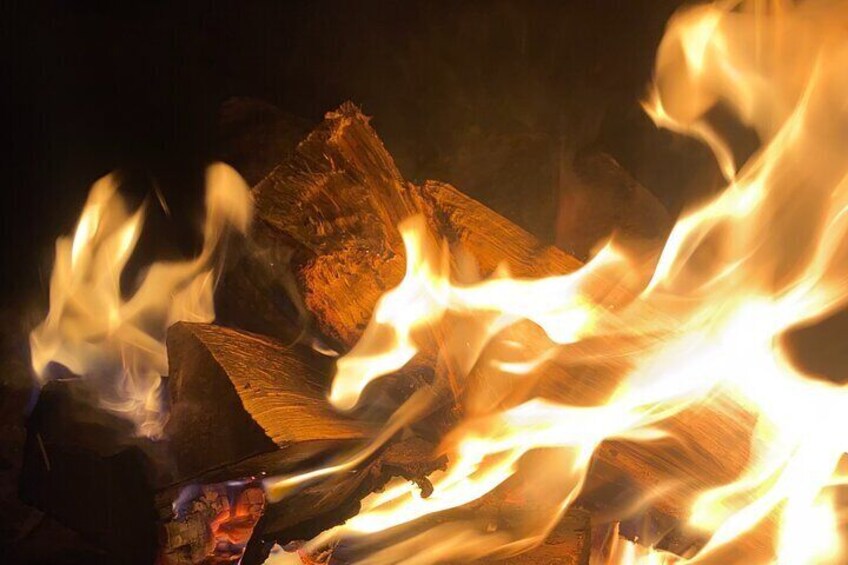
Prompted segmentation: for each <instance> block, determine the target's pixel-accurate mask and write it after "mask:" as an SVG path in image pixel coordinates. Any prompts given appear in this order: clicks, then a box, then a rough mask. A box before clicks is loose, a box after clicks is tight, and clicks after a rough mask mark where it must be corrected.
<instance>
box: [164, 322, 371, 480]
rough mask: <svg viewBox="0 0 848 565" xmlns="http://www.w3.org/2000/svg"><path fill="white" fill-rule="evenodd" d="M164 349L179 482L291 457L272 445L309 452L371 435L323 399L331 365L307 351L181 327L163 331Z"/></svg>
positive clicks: (232, 332)
mask: <svg viewBox="0 0 848 565" xmlns="http://www.w3.org/2000/svg"><path fill="white" fill-rule="evenodd" d="M168 352H169V363H170V368H171V376H170V379H169V388H170V391H171V400H172V402H173V409H172V411H171V417H170V420H169V421H168V425H167V429H166V433H167V435H168V437H169V438H170V443H171V446H172V448H173V452H174V457H175V461H176V465H177V467H178V477H179V479H180V480H185V479H186V478H189V477H192V476H196V475H198V474H200V473H203V472H205V471H209V470H211V469H214V468H216V467H221V466H225V465H230V464H233V463H235V462H237V461H240V460H243V459H246V458H249V457H251V456H255V455H258V454H262V453H265V452H275V453H280V454H281V456H283V457H285V456H287V455H288V456H291V455H290V454H287V453H285V451H282V452H281V451H276V450H277V448H283V449H285V448H290V447H292V446H298V449H300V450H301V452H306V451H310V450H309V449H308V448H309V447H310V445H311V446H313V447H315V449H316V450H317V449H319V448H323V447H327V446H328V445H334V446H335V447H338V446H339V444H341V443H344V442H350V441H355V440H362V439H364V438H366V437H369V434H368V427H367V426H365V425H364V424H362V423H360V422H357V421H355V420H353V419H350V418H346V417H344V416H342V415H339V414H337V413H336V412H334V411H333V410H332V408H331V407H330V406H329V404H328V403H327V402H326V400H325V399H324V395H325V392H324V391H325V390H326V386H327V378H328V376H329V374H330V373H329V364H328V361H327V359H326V358H325V357H322V356H321V355H318V354H317V353H315V352H313V351H312V350H310V349H308V348H306V347H303V346H299V345H296V346H291V347H285V346H283V345H281V344H279V343H276V342H274V341H273V340H270V339H267V338H263V337H261V336H257V335H253V334H248V333H245V332H239V331H236V330H232V329H228V328H223V327H220V326H212V325H207V324H186V323H180V324H176V325H175V326H173V327H172V328H171V329H170V330H169V332H168ZM271 470H272V469H269V468H264V469H261V468H260V469H256V470H254V472H259V471H266V472H267V471H271ZM243 471H247V469H243ZM245 474H253V473H245Z"/></svg>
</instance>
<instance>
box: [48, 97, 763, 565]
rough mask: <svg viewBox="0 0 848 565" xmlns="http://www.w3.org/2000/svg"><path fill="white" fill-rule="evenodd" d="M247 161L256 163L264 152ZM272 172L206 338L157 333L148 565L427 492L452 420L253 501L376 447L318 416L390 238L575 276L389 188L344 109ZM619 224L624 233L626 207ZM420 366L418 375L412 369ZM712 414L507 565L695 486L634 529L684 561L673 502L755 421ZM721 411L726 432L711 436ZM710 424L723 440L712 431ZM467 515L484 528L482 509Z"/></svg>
mask: <svg viewBox="0 0 848 565" xmlns="http://www.w3.org/2000/svg"><path fill="white" fill-rule="evenodd" d="M230 110H232V108H230ZM266 133H267V132H266ZM265 137H267V136H265ZM263 139H264V137H263ZM242 142H244V141H243V139H242ZM265 142H267V139H266V140H265V141H263V143H265ZM278 146H279V147H287V144H286V143H284V142H280V143H279V144H278ZM239 154H240V155H242V156H243V158H244V159H248V160H249V159H250V155H251V152H250V151H249V150H248V148H245V147H243V146H242V147H241V148H240V149H239ZM262 155H263V157H262V160H263V162H267V160H268V156H267V152H263V153H262ZM280 159H281V160H282V162H281V163H280V164H278V165H277V166H276V167H275V168H273V169H272V170H271V171H269V172H267V174H265V176H264V178H262V180H260V181H259V182H258V184H256V186H255V187H254V189H253V193H254V197H255V204H256V218H255V221H254V225H253V232H252V234H251V237H250V238H249V240H248V241H246V242H243V245H242V246H241V248H240V249H238V250H237V253H234V254H231V255H230V257H228V259H229V263H228V265H227V266H226V269H225V272H224V273H223V275H222V280H221V283H220V286H219V289H218V293H217V295H216V306H217V307H218V312H219V320H218V322H217V323H216V324H215V325H209V324H189V323H178V324H176V325H175V326H173V327H172V328H171V329H170V331H169V333H168V341H167V346H168V355H169V366H170V375H169V377H168V382H167V386H168V390H169V392H170V403H171V416H170V420H169V422H168V425H167V428H166V435H167V438H168V446H169V458H168V465H166V466H165V467H166V468H165V469H164V470H162V469H160V471H159V473H158V476H157V478H156V480H155V483H156V488H157V494H156V502H155V506H156V508H157V512H158V515H159V520H160V523H161V532H162V533H161V536H160V537H161V539H160V557H159V560H160V562H161V563H167V564H183V563H197V562H204V561H206V562H210V563H211V562H226V561H227V560H228V559H232V558H233V555H237V554H239V553H240V551H241V549H243V548H245V545H246V549H245V553H244V557H243V562H244V563H261V562H262V561H263V560H264V558H265V557H266V556H267V555H268V552H269V551H270V549H271V547H272V546H273V545H275V544H278V545H280V546H287V545H288V544H292V543H297V542H298V541H302V540H306V539H310V538H311V537H314V536H315V535H317V534H319V533H321V532H322V531H324V530H326V529H328V528H330V527H332V526H334V525H337V524H340V523H342V522H344V520H346V519H347V518H349V517H350V516H352V515H353V514H355V513H356V511H357V510H358V507H359V501H360V500H361V499H362V498H364V497H365V496H366V495H368V494H369V493H371V492H374V491H376V490H378V489H380V488H381V487H383V486H384V485H385V484H386V483H387V482H388V481H389V480H390V479H391V478H393V477H402V478H404V479H407V480H411V481H416V482H418V483H419V484H421V485H426V484H427V479H426V476H427V475H428V474H429V473H431V472H432V471H434V470H435V469H438V468H443V467H444V465H445V464H446V461H445V460H444V458H443V457H439V456H438V455H437V453H436V451H435V450H436V445H437V442H438V441H439V438H440V434H441V432H442V431H443V430H444V429H445V428H446V427H447V426H449V425H450V424H451V423H453V421H454V420H453V419H454V418H455V417H456V410H454V407H450V406H449V407H442V412H441V413H439V414H435V415H434V417H433V418H430V419H428V426H418V427H416V428H415V429H412V430H406V431H405V432H403V433H401V434H399V435H398V437H397V438H395V439H394V440H393V441H391V442H389V443H388V444H387V445H386V446H385V447H383V448H382V449H381V450H379V451H378V452H377V453H375V454H374V455H373V456H372V457H371V458H369V459H368V460H367V461H365V462H364V463H363V464H362V465H361V466H360V467H359V468H358V469H357V470H355V471H354V472H349V473H343V474H340V475H337V476H333V477H330V478H327V479H325V480H322V481H318V482H315V483H311V484H309V485H308V486H306V487H305V488H303V489H302V490H300V491H298V492H296V493H294V494H293V495H292V496H291V497H289V498H287V499H285V500H283V501H282V502H280V503H276V504H270V503H268V502H266V501H265V500H264V498H263V497H262V494H261V493H262V491H261V489H259V488H258V487H259V481H260V480H261V478H262V477H264V476H270V475H275V474H284V473H292V472H296V471H300V470H304V469H309V468H313V467H315V466H317V465H319V464H320V463H322V462H326V461H328V460H330V459H331V458H333V457H336V456H339V455H340V454H344V453H350V452H352V451H353V450H355V449H356V448H357V447H359V446H362V445H364V444H365V442H367V440H368V438H371V437H373V436H374V434H375V433H376V430H377V424H376V423H372V421H371V420H368V419H365V418H356V417H352V416H348V415H344V414H340V413H338V412H336V411H334V410H333V409H332V408H331V407H330V405H329V403H328V402H327V400H326V394H327V391H328V389H329V384H330V381H331V378H332V374H333V356H332V355H328V353H329V352H330V351H332V352H337V353H343V352H344V351H346V350H347V349H348V348H350V347H351V346H352V345H353V344H354V343H356V341H357V339H358V338H359V337H360V335H361V334H362V332H363V330H364V328H365V325H366V324H367V322H368V320H369V318H370V316H371V313H372V311H373V309H374V306H375V304H376V302H377V300H378V298H379V297H380V296H381V295H382V294H384V293H385V292H386V291H388V290H390V289H391V288H392V287H394V286H395V285H396V284H398V283H399V282H400V280H401V278H402V277H403V273H404V267H405V258H404V250H403V246H402V242H401V239H400V236H399V233H398V231H397V224H398V222H400V221H401V220H403V219H404V218H406V217H408V216H410V215H412V214H422V215H423V216H424V218H425V219H426V222H427V224H428V227H429V229H430V231H431V232H432V233H434V234H437V235H438V236H439V237H442V238H445V240H446V241H447V242H448V244H449V245H450V247H451V249H452V251H453V252H454V253H452V256H453V257H457V256H458V255H461V254H463V253H465V254H470V255H471V256H473V257H474V258H475V259H476V261H477V264H478V266H479V270H480V274H481V275H482V276H487V275H489V274H491V273H492V272H493V271H494V269H495V268H496V266H497V265H498V264H500V263H502V262H506V263H507V264H508V265H509V267H510V269H511V272H512V273H513V274H514V275H517V276H521V277H530V276H534V277H538V276H543V275H551V274H562V273H567V272H569V271H572V270H574V269H576V268H578V267H579V266H580V265H581V261H580V260H579V259H577V258H575V257H573V256H571V255H569V254H568V253H566V252H564V251H562V250H561V249H559V248H557V247H553V246H550V245H545V244H543V243H541V242H540V241H538V240H537V239H536V238H535V237H533V236H532V235H531V234H529V233H528V232H527V231H525V230H523V229H522V228H520V227H518V226H517V225H515V224H514V223H512V222H510V221H509V220H507V219H506V218H504V217H503V216H501V215H499V214H497V213H495V212H494V211H492V210H490V209H489V208H487V207H486V206H484V205H483V204H481V203H479V202H477V201H475V200H473V199H471V198H469V197H467V196H465V195H463V194H462V193H461V192H459V191H458V190H457V189H455V188H454V187H452V186H450V185H449V184H445V183H441V182H435V181H426V182H423V183H421V184H414V183H411V182H407V181H406V180H404V178H403V177H402V175H401V173H400V172H399V170H398V168H397V167H396V165H395V163H394V161H393V159H392V157H391V155H389V153H388V152H387V151H386V148H385V147H384V146H383V144H382V142H381V141H380V139H379V138H378V136H377V134H376V133H375V131H374V129H373V128H372V127H371V125H370V124H369V118H367V117H366V116H364V115H363V114H362V113H361V111H360V110H359V109H358V108H357V107H356V106H354V105H353V104H350V103H346V104H343V105H342V106H341V107H340V108H339V109H337V110H336V111H333V112H330V113H328V114H327V116H326V119H325V120H324V121H323V123H321V124H320V125H318V126H317V127H316V128H315V129H313V130H312V132H311V133H309V134H308V135H307V136H306V138H305V139H303V140H302V141H301V142H300V143H299V144H297V145H296V147H295V148H294V150H293V151H291V152H290V153H288V154H287V155H280ZM592 162H593V167H595V168H596V169H597V167H599V166H604V167H610V168H614V169H615V170H614V171H613V172H612V173H610V174H606V175H603V174H601V175H595V176H596V177H597V178H604V179H621V178H623V176H624V177H626V173H624V172H623V171H622V170H621V169H620V168H619V167H618V165H617V164H616V163H615V161H614V160H612V159H611V158H608V157H604V158H602V159H597V158H595V159H594V161H592ZM599 163H600V164H599ZM234 164H235V165H236V166H237V167H239V166H240V163H234ZM601 164H602V165H601ZM241 165H242V166H241V167H240V168H245V169H247V170H249V171H250V175H251V176H253V177H255V178H258V177H259V176H260V173H259V171H262V170H263V165H262V163H257V162H250V163H247V164H241ZM627 178H628V179H629V177H627ZM610 182H612V181H610ZM634 187H635V189H634ZM581 190H582V191H584V192H585V191H586V190H588V189H587V188H586V186H585V185H584V186H583V187H582V188H581ZM604 190H605V191H606V192H605V194H610V191H614V190H615V189H614V187H612V188H610V187H609V186H607V187H604ZM622 190H626V191H629V193H633V191H634V190H637V191H638V195H639V196H638V198H636V199H634V201H635V202H645V201H647V200H646V198H647V197H646V195H648V194H649V193H648V192H647V191H645V190H644V189H643V188H641V187H638V185H636V184H635V181H632V179H629V180H628V181H627V183H626V186H624V187H623V188H622ZM610 198H612V197H610ZM657 207H658V204H657V203H656V202H655V201H649V202H648V204H646V209H647V210H648V213H647V216H646V217H647V218H648V220H647V221H649V222H650V223H651V224H652V225H651V228H652V229H654V230H656V229H657V223H658V222H659V223H661V222H662V221H664V222H665V224H666V225H668V223H669V222H668V218H667V217H666V218H665V219H664V220H663V219H658V214H657ZM627 213H628V214H630V218H629V220H628V221H629V222H631V223H632V224H634V225H638V224H639V220H638V217H639V215H640V214H642V211H641V210H640V208H639V206H638V205H637V206H636V207H634V208H633V209H630V210H628V212H627ZM634 218H635V219H634ZM619 219H620V218H619ZM643 224H644V222H643ZM610 227H612V226H610ZM421 357H422V358H424V359H425V361H426V359H427V358H428V355H427V354H424V355H422V356H421ZM430 370H431V369H430V368H429V367H428V366H427V364H426V362H417V363H415V362H414V363H412V364H411V366H410V367H407V368H405V369H404V370H403V372H404V373H405V374H403V375H401V377H400V378H398V379H396V381H392V383H393V386H388V387H373V388H381V389H386V390H381V391H380V392H372V391H366V392H367V394H388V395H394V397H396V398H395V400H397V398H401V397H403V395H405V394H408V393H409V391H410V390H411V388H413V387H415V386H417V385H418V384H420V383H421V382H426V381H427V379H428V377H429V375H428V371H430ZM552 370H555V368H552ZM404 387H407V388H404ZM578 388H579V387H578ZM367 398H368V397H367ZM367 398H366V399H367ZM377 400H379V398H378V399H377ZM375 404H380V403H379V402H376V403H375ZM725 408H726V410H722V411H719V410H714V411H709V410H706V411H705V410H701V411H700V412H697V413H688V412H685V413H683V414H681V415H680V416H679V422H678V427H679V428H680V430H681V433H682V434H683V436H684V439H685V440H686V441H685V442H683V443H685V444H688V445H699V446H700V449H699V451H698V452H697V453H694V454H693V453H692V452H691V451H686V452H683V451H682V450H681V451H674V450H673V449H672V450H669V449H667V448H666V449H664V450H663V451H662V452H659V451H657V450H658V449H660V448H658V447H655V446H651V445H647V446H646V445H637V444H632V443H627V442H610V443H609V444H604V445H603V446H602V448H601V449H600V450H599V452H598V454H597V456H596V459H597V461H596V462H595V463H593V467H592V472H591V475H590V481H589V488H588V489H587V494H586V496H585V497H584V499H583V500H580V501H579V504H578V505H577V506H576V507H575V508H574V509H573V510H571V511H570V512H569V514H568V515H567V516H566V517H564V518H563V521H562V523H561V525H560V527H558V528H556V529H555V530H554V531H553V532H552V534H551V536H550V537H549V539H548V540H547V541H546V542H545V543H544V544H543V545H541V546H539V547H538V548H536V549H535V550H532V551H530V552H528V553H526V554H523V555H520V556H517V557H513V558H511V559H510V560H508V561H507V562H511V563H522V564H531V563H574V564H578V563H587V562H588V554H589V548H590V544H591V528H592V522H593V520H594V518H593V517H595V516H605V517H607V516H608V515H609V513H610V511H611V510H612V506H613V504H612V502H611V501H614V500H619V502H620V499H621V497H622V496H623V495H622V492H636V493H641V492H646V491H649V490H652V489H653V488H654V487H656V486H657V485H658V484H659V483H660V482H661V481H662V480H664V479H668V478H670V477H681V476H695V477H698V482H697V484H693V483H687V484H682V485H679V488H677V489H675V490H673V491H669V492H666V493H663V494H662V495H661V496H660V497H659V498H658V499H657V500H656V501H655V503H654V505H653V507H652V509H650V511H649V512H650V513H652V514H651V519H652V520H654V521H655V522H657V523H662V524H664V526H663V527H664V528H665V529H666V530H669V531H670V530H675V535H673V536H668V537H669V539H672V538H674V539H675V540H676V541H675V543H677V544H678V545H677V546H675V547H676V548H677V549H679V550H680V551H683V550H685V549H686V547H687V546H686V543H691V540H690V542H680V541H679V537H680V536H679V535H678V532H677V530H676V528H675V524H677V521H678V520H679V519H681V518H683V517H684V514H685V508H686V505H685V501H686V500H687V496H688V495H689V494H691V492H692V489H693V488H695V487H703V486H704V485H707V484H718V483H720V482H721V481H723V480H726V479H727V478H729V477H731V476H733V475H734V474H735V473H737V472H738V471H739V469H740V468H741V467H742V465H743V464H744V462H745V459H746V457H747V454H746V453H744V452H741V451H734V450H731V449H730V448H729V446H736V445H744V442H741V443H740V441H739V438H740V437H744V436H745V434H747V433H748V432H749V431H750V428H751V426H752V425H753V421H752V419H751V418H750V417H748V416H747V415H745V414H744V412H743V411H741V409H739V408H738V407H735V406H728V407H725ZM728 410H729V411H731V413H733V414H737V417H735V418H727V416H726V413H727V411H728ZM718 418H721V421H722V423H723V424H722V425H716V422H717V419H718ZM376 421H377V420H375V422H376ZM33 449H35V448H33ZM422 490H426V488H424V489H422ZM480 504H483V505H487V504H488V506H487V507H486V508H488V509H489V510H487V511H492V512H494V513H495V514H497V512H498V511H497V500H494V502H493V501H492V500H489V501H482V502H481V503H480ZM493 504H494V505H495V509H494V510H491V508H492V505H493ZM668 524H671V526H667V525H668ZM635 535H641V534H639V533H637V534H635ZM669 543H671V542H669ZM681 548H682V549H681Z"/></svg>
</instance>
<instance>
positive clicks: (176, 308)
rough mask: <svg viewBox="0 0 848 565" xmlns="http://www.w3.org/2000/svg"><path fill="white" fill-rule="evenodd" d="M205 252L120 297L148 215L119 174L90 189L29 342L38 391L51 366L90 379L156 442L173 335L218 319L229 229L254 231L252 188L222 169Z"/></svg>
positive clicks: (62, 246)
mask: <svg viewBox="0 0 848 565" xmlns="http://www.w3.org/2000/svg"><path fill="white" fill-rule="evenodd" d="M206 183H207V187H206V209H207V216H206V223H205V227H204V245H203V249H202V251H201V253H200V255H199V256H198V257H196V258H195V259H193V260H190V261H179V262H168V263H166V262H160V263H154V264H153V265H151V266H150V267H149V268H148V270H147V272H146V274H145V275H144V277H143V279H142V281H141V284H140V285H139V286H138V288H137V289H136V290H135V293H134V294H133V295H132V296H131V297H130V298H129V299H126V298H124V296H122V293H121V285H120V279H121V273H122V272H123V270H124V267H125V266H126V263H127V261H128V260H129V258H130V255H132V252H133V249H134V248H135V245H136V242H137V241H138V237H139V235H140V233H141V226H142V222H143V219H144V208H143V207H142V208H139V209H138V210H136V211H135V212H134V213H132V214H130V213H128V212H127V210H126V205H125V203H124V201H123V199H122V198H121V197H120V195H119V194H118V193H117V186H116V179H115V177H114V176H113V175H109V176H106V177H103V178H102V179H100V180H98V181H97V182H96V183H95V184H94V186H92V188H91V192H90V194H89V197H88V201H87V202H86V204H85V208H84V209H83V212H82V215H81V216H80V219H79V223H78V224H77V228H76V231H75V232H74V235H73V237H72V238H69V237H60V238H59V239H58V240H57V241H56V255H55V260H54V265H53V273H52V276H51V279H50V311H49V312H48V314H47V317H46V318H45V319H44V321H43V322H42V323H41V324H40V325H39V326H38V327H37V328H35V330H33V332H32V333H31V335H30V349H31V354H32V366H33V369H34V371H35V374H36V376H37V378H38V380H39V383H41V384H43V383H44V381H45V379H46V378H47V372H46V369H47V367H48V365H49V364H50V363H59V364H61V365H64V366H65V367H67V368H68V369H69V370H70V371H71V372H72V373H74V374H76V375H80V376H81V377H82V378H83V379H86V380H88V381H90V382H91V383H92V384H93V385H94V386H95V389H96V391H97V393H98V395H99V402H100V403H101V404H102V406H104V407H105V408H107V409H109V410H112V411H114V412H116V413H120V414H123V415H124V416H126V417H127V418H129V419H131V420H132V421H133V422H135V423H136V425H137V427H138V432H139V433H140V434H143V435H147V436H151V437H157V436H159V435H160V434H161V432H162V425H163V424H164V413H163V410H162V406H161V402H160V399H159V387H160V381H161V377H160V375H166V374H168V361H167V355H166V352H165V331H166V330H167V328H168V326H170V325H171V324H173V323H175V322H177V321H180V320H186V321H196V322H201V321H202V322H210V321H212V320H213V319H214V317H215V313H214V307H213V303H212V293H213V290H214V286H215V280H214V258H215V254H216V253H217V250H218V249H219V248H220V245H221V243H222V239H223V237H224V235H225V233H226V230H227V228H228V226H232V227H233V228H235V229H237V230H238V231H241V232H245V231H246V230H247V228H248V225H249V223H250V219H251V213H252V201H251V198H250V194H249V191H248V187H247V185H246V184H245V183H244V181H243V180H242V179H241V177H240V176H239V175H238V173H236V172H235V171H234V170H233V169H232V168H230V167H229V166H227V165H223V164H215V165H212V166H211V167H209V169H208V170H207V173H206Z"/></svg>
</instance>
